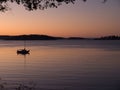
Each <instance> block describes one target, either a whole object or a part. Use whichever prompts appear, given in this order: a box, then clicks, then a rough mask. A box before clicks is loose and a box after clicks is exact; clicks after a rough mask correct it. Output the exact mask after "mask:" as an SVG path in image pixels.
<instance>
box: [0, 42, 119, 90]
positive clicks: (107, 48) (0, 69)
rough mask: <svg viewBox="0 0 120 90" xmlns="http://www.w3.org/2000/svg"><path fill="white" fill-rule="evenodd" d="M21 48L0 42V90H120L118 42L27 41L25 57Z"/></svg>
mask: <svg viewBox="0 0 120 90" xmlns="http://www.w3.org/2000/svg"><path fill="white" fill-rule="evenodd" d="M20 48H23V41H0V90H31V89H30V88H32V89H33V90H120V41H117V40H116V41H112V40H109V41H102V40H101V41H92V40H89V41H87V40H83V41H82V40H74V41H72V40H68V41H67V40H57V41H27V48H28V49H30V50H31V52H30V55H26V56H23V55H17V54H16V50H17V49H20ZM17 88H18V89H17ZM23 88H24V89H23Z"/></svg>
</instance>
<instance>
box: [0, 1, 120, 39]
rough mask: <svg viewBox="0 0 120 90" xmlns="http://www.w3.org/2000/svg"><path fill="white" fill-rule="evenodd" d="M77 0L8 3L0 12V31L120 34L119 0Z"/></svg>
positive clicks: (91, 34)
mask: <svg viewBox="0 0 120 90" xmlns="http://www.w3.org/2000/svg"><path fill="white" fill-rule="evenodd" d="M101 2H102V0H88V1H87V2H86V3H84V2H82V0H77V2H76V3H75V4H68V5H66V4H64V5H61V6H60V7H58V8H57V9H56V8H52V9H50V8H49V9H47V10H42V11H41V10H37V11H30V12H29V11H27V10H25V9H24V7H22V6H18V5H16V4H9V7H10V8H11V10H10V11H7V12H5V13H2V12H0V35H19V34H46V35H51V36H64V37H69V36H77V37H96V36H97V37H99V36H105V35H120V0H108V2H106V3H105V4H103V3H101Z"/></svg>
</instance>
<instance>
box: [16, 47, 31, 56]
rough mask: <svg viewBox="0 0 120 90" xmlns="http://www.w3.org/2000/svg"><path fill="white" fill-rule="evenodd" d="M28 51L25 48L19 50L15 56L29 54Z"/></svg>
mask: <svg viewBox="0 0 120 90" xmlns="http://www.w3.org/2000/svg"><path fill="white" fill-rule="evenodd" d="M29 52H30V50H26V49H25V48H24V49H20V50H17V54H24V55H25V54H29Z"/></svg>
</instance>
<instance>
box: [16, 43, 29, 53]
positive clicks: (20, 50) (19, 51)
mask: <svg viewBox="0 0 120 90" xmlns="http://www.w3.org/2000/svg"><path fill="white" fill-rule="evenodd" d="M17 54H22V55H26V54H30V50H27V49H26V42H25V41H24V48H23V49H19V50H17Z"/></svg>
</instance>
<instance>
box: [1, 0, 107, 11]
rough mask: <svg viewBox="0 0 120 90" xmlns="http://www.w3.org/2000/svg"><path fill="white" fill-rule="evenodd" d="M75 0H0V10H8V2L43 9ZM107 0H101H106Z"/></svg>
mask: <svg viewBox="0 0 120 90" xmlns="http://www.w3.org/2000/svg"><path fill="white" fill-rule="evenodd" d="M75 1H76V0H0V11H2V12H4V11H7V10H9V6H8V4H7V3H8V2H9V3H16V4H18V5H23V6H24V7H25V8H26V9H27V10H29V11H31V10H37V9H40V10H44V9H47V8H57V7H58V6H60V5H62V3H66V4H69V3H73V4H74V3H75ZM82 1H84V2H86V1H87V0H82ZM106 1H107V0H103V2H106Z"/></svg>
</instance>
